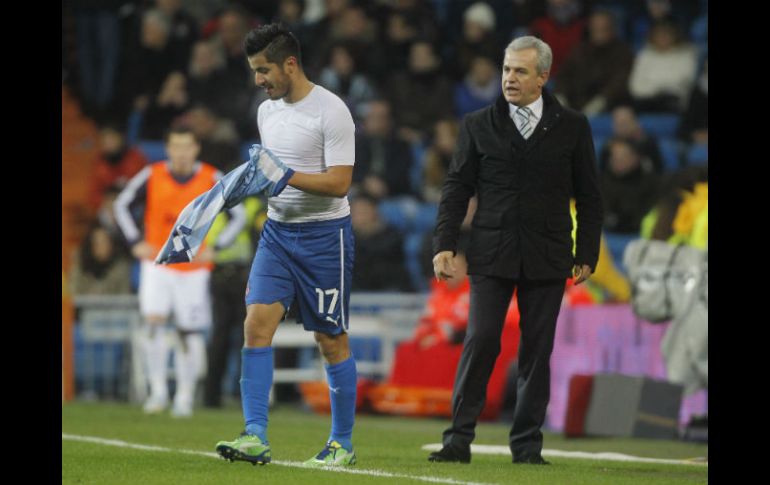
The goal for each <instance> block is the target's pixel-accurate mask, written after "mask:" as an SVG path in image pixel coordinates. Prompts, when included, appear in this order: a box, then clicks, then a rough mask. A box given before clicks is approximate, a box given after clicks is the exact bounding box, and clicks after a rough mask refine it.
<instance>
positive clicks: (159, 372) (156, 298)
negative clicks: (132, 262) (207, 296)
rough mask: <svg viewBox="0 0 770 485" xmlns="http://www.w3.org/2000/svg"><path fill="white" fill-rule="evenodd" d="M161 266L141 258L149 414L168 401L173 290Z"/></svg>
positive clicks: (140, 291) (143, 336)
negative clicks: (169, 339) (169, 325)
mask: <svg viewBox="0 0 770 485" xmlns="http://www.w3.org/2000/svg"><path fill="white" fill-rule="evenodd" d="M160 269H161V268H157V267H154V266H153V264H152V263H151V262H149V261H142V266H141V274H140V279H139V310H140V313H141V315H142V321H143V324H142V329H141V346H142V349H141V350H142V353H141V355H142V359H143V361H144V366H145V369H146V372H147V380H148V381H149V384H150V395H149V396H148V398H147V400H146V401H145V403H144V411H145V412H146V413H148V414H153V413H159V412H161V411H163V410H164V409H165V408H166V406H167V405H168V382H167V379H166V377H167V373H168V355H169V350H170V349H169V344H168V335H167V331H166V322H167V321H168V317H169V315H170V314H171V294H170V291H169V287H168V281H167V278H165V276H167V275H165V274H164V273H163V271H160Z"/></svg>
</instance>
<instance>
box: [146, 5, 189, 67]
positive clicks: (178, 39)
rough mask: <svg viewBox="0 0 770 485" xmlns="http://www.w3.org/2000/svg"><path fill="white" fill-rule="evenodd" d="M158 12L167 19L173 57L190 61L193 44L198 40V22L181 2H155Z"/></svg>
mask: <svg viewBox="0 0 770 485" xmlns="http://www.w3.org/2000/svg"><path fill="white" fill-rule="evenodd" d="M155 4H156V5H157V7H158V10H160V11H161V12H163V13H164V14H165V15H166V17H168V20H169V23H170V26H171V28H170V34H169V47H170V48H171V49H172V50H173V51H174V56H175V57H177V58H179V59H183V60H185V62H186V61H187V60H188V59H190V53H191V52H192V47H193V44H194V43H195V41H196V40H198V36H199V35H200V34H199V29H198V21H197V20H196V19H195V17H193V16H192V15H191V14H190V13H189V12H188V11H187V9H186V6H185V7H183V6H182V0H155Z"/></svg>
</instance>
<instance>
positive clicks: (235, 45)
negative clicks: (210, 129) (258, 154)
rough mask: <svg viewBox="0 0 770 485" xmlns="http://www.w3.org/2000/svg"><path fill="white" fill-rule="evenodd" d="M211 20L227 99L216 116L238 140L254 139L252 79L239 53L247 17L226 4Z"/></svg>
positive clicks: (241, 49)
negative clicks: (231, 125) (229, 125)
mask: <svg viewBox="0 0 770 485" xmlns="http://www.w3.org/2000/svg"><path fill="white" fill-rule="evenodd" d="M214 21H215V23H216V34H215V35H214V39H213V40H214V41H215V42H217V43H219V45H220V46H221V47H222V52H223V53H224V57H225V78H226V81H225V84H226V97H227V101H223V102H222V103H220V104H219V109H218V111H219V113H218V114H220V115H221V116H225V117H227V118H230V119H232V120H233V122H234V123H235V128H236V130H238V135H239V136H240V138H241V139H244V140H250V139H254V138H256V133H257V124H256V114H252V101H253V96H254V91H255V90H254V89H253V87H254V80H253V78H252V75H251V70H250V69H249V66H248V63H247V62H246V59H245V57H244V54H243V40H244V38H245V37H246V34H247V33H248V31H249V28H250V25H251V17H250V16H249V14H248V12H247V11H246V10H244V9H243V8H242V7H240V6H238V5H230V6H229V7H227V8H226V9H225V10H224V11H223V12H222V13H221V14H220V15H219V17H218V18H217V19H215V20H214ZM209 28H211V27H209Z"/></svg>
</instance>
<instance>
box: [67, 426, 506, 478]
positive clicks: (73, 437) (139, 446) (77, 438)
mask: <svg viewBox="0 0 770 485" xmlns="http://www.w3.org/2000/svg"><path fill="white" fill-rule="evenodd" d="M61 439H62V440H70V441H83V442H86V443H96V444H100V445H106V446H117V447H119V448H132V449H135V450H143V451H162V452H172V453H184V454H186V455H199V456H207V457H210V458H217V459H221V457H220V456H219V455H218V454H216V453H210V452H206V451H196V450H184V449H179V448H165V447H162V446H154V445H142V444H138V443H128V442H126V441H122V440H113V439H105V438H99V437H96V436H80V435H74V434H67V433H62V434H61ZM270 464H271V465H279V466H287V467H293V468H302V469H305V470H312V468H307V467H305V466H304V465H303V464H302V462H299V461H283V460H273V461H271V462H270ZM316 470H321V471H328V472H337V473H350V474H352V475H369V476H373V477H383V478H408V479H411V480H419V481H422V482H429V483H447V484H450V485H492V484H489V483H482V482H465V481H462V480H455V479H453V478H438V477H427V476H421V475H407V474H404V473H391V472H386V471H382V470H361V469H355V468H332V467H327V468H316Z"/></svg>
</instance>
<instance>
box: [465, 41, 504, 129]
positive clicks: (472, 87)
mask: <svg viewBox="0 0 770 485" xmlns="http://www.w3.org/2000/svg"><path fill="white" fill-rule="evenodd" d="M498 65H499V64H498V63H496V62H494V61H492V59H491V58H489V57H484V56H478V57H474V58H473V60H472V61H471V66H470V70H469V71H468V74H467V75H466V76H465V79H463V81H462V82H460V83H457V85H455V97H454V100H455V110H456V113H457V116H458V117H460V118H462V117H463V116H465V115H466V114H468V113H470V112H472V111H476V110H478V109H481V108H484V107H486V106H488V105H490V104H492V103H494V102H495V100H496V99H497V98H498V96H500V94H501V93H502V90H501V82H500V79H501V77H500V75H501V74H500V70H499V69H498V68H497V66H498Z"/></svg>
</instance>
